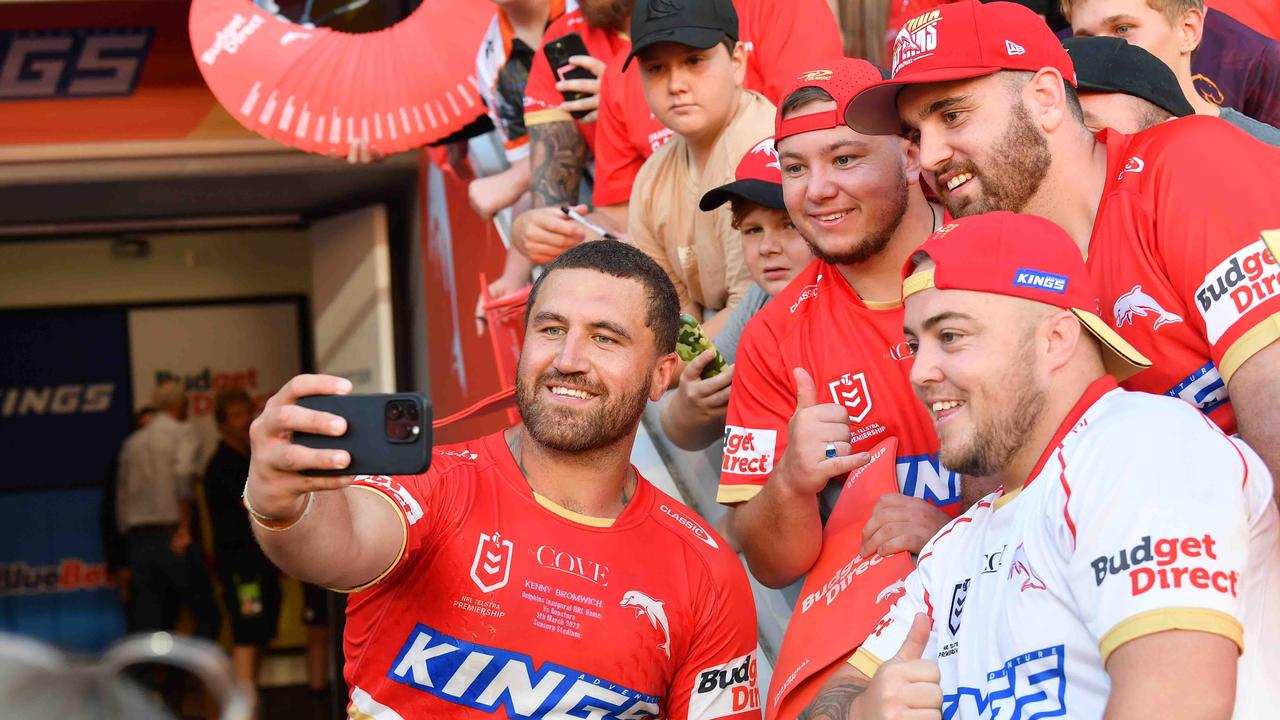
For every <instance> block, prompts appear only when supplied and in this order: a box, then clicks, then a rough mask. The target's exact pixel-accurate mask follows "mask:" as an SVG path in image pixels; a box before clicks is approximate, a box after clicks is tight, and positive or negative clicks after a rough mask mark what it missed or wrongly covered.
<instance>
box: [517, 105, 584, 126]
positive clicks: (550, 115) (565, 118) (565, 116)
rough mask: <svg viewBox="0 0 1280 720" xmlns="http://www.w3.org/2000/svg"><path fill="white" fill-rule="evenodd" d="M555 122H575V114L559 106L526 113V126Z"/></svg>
mask: <svg viewBox="0 0 1280 720" xmlns="http://www.w3.org/2000/svg"><path fill="white" fill-rule="evenodd" d="M553 122H573V116H572V115H570V114H569V113H567V112H565V111H564V110H561V109H559V108H549V109H547V110H534V111H532V112H527V113H525V114H524V126H525V127H526V128H531V127H533V126H534V125H546V124H547V123H553Z"/></svg>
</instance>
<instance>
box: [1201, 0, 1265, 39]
mask: <svg viewBox="0 0 1280 720" xmlns="http://www.w3.org/2000/svg"><path fill="white" fill-rule="evenodd" d="M1205 4H1206V5H1208V6H1209V8H1210V10H1219V11H1221V12H1223V13H1226V14H1227V15H1230V16H1231V17H1233V18H1235V19H1236V20H1239V21H1240V22H1242V23H1244V24H1245V25H1248V26H1249V27H1250V28H1253V29H1254V30H1256V31H1258V32H1259V33H1261V34H1263V35H1266V36H1267V37H1269V38H1271V39H1272V40H1280V4H1277V3H1276V0H1206V3H1205Z"/></svg>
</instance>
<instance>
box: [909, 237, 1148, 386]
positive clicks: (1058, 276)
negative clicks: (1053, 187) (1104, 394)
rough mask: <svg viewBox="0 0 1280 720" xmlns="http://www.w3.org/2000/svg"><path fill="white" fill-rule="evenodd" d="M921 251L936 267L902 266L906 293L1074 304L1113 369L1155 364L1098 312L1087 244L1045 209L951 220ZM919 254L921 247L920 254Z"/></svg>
mask: <svg viewBox="0 0 1280 720" xmlns="http://www.w3.org/2000/svg"><path fill="white" fill-rule="evenodd" d="M917 252H923V253H925V254H926V255H928V256H929V259H930V260H932V261H933V267H932V268H929V269H927V270H919V271H917V270H916V265H915V263H914V262H912V261H910V260H908V261H907V263H906V265H904V266H903V268H902V297H903V299H904V300H905V299H906V298H908V297H910V296H911V295H914V294H916V293H918V292H922V291H924V290H928V289H929V288H938V289H939V290H971V291H974V292H983V293H994V294H996V295H1008V296H1010V297H1016V298H1022V299H1023V300H1031V301H1034V302H1040V303H1045V304H1046V305H1052V306H1054V307H1057V308H1062V309H1063V310H1070V311H1071V312H1072V313H1074V314H1075V316H1076V318H1077V319H1078V320H1080V323H1081V324H1082V325H1084V326H1085V328H1086V329H1087V330H1088V331H1089V332H1091V333H1093V335H1094V336H1095V337H1097V338H1098V339H1099V340H1100V341H1102V345H1103V348H1104V352H1103V364H1104V365H1106V368H1107V372H1109V373H1111V374H1112V375H1114V376H1115V377H1116V379H1117V380H1124V379H1125V378H1128V377H1130V376H1131V375H1133V374H1134V373H1136V372H1138V371H1140V370H1145V369H1147V368H1149V367H1151V361H1150V360H1148V359H1147V358H1145V357H1143V355H1142V353H1140V352H1138V351H1137V349H1135V348H1134V347H1133V346H1132V345H1130V344H1129V343H1128V342H1127V341H1125V340H1124V339H1123V338H1121V337H1120V336H1119V335H1118V334H1117V333H1116V331H1115V330H1113V329H1111V327H1109V326H1108V325H1107V324H1106V323H1105V322H1103V320H1102V318H1101V317H1099V316H1098V294H1097V293H1096V292H1094V290H1093V285H1092V283H1091V282H1090V279H1089V271H1088V270H1086V269H1085V265H1084V257H1083V256H1082V255H1081V254H1080V248H1078V247H1076V244H1075V242H1074V241H1073V240H1072V239H1071V237H1070V236H1069V235H1067V233H1066V231H1065V230H1063V229H1062V228H1060V227H1058V226H1057V225H1055V224H1054V223H1052V222H1050V221H1049V220H1046V219H1044V218H1042V217H1040V216H1038V215H1019V214H1016V213H1011V212H1003V211H1002V212H993V213H987V214H985V215H973V216H970V217H966V218H961V219H959V220H956V221H954V222H950V223H947V224H946V225H943V226H942V227H941V228H939V229H938V231H937V232H935V233H933V234H932V235H930V236H929V239H927V240H925V241H924V244H923V245H921V246H920V248H919V250H918V251H917ZM913 255H914V253H913Z"/></svg>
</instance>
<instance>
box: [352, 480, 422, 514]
mask: <svg viewBox="0 0 1280 720" xmlns="http://www.w3.org/2000/svg"><path fill="white" fill-rule="evenodd" d="M352 482H358V483H361V484H362V485H371V486H373V487H380V488H382V489H384V490H386V491H387V493H388V494H390V496H391V499H392V500H394V501H395V503H396V504H397V505H399V506H400V509H401V510H402V511H404V519H405V522H407V523H409V524H410V525H413V524H416V523H417V522H418V521H419V520H421V519H422V506H421V505H419V504H418V500H417V498H415V497H414V496H413V495H411V494H410V493H409V490H408V489H407V488H405V486H404V485H402V484H400V483H399V482H397V481H395V480H392V479H391V478H389V477H387V476H386V475H357V476H356V478H355V480H353V481H352Z"/></svg>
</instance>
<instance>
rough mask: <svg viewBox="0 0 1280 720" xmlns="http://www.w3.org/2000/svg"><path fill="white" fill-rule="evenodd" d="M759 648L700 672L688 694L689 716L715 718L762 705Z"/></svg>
mask: <svg viewBox="0 0 1280 720" xmlns="http://www.w3.org/2000/svg"><path fill="white" fill-rule="evenodd" d="M756 670H757V669H756V651H755V650H752V651H751V652H749V653H747V654H746V655H740V656H738V657H736V658H734V659H732V660H730V661H728V662H726V663H724V664H723V665H713V666H711V667H709V668H705V669H703V670H700V671H699V672H698V675H697V677H696V678H695V679H694V685H693V694H692V695H691V696H690V697H689V717H691V718H699V719H700V720H714V719H715V718H722V717H729V716H731V715H736V714H737V713H742V712H749V711H751V710H759V709H760V687H759V685H758V684H757V678H756V674H757V673H756Z"/></svg>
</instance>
